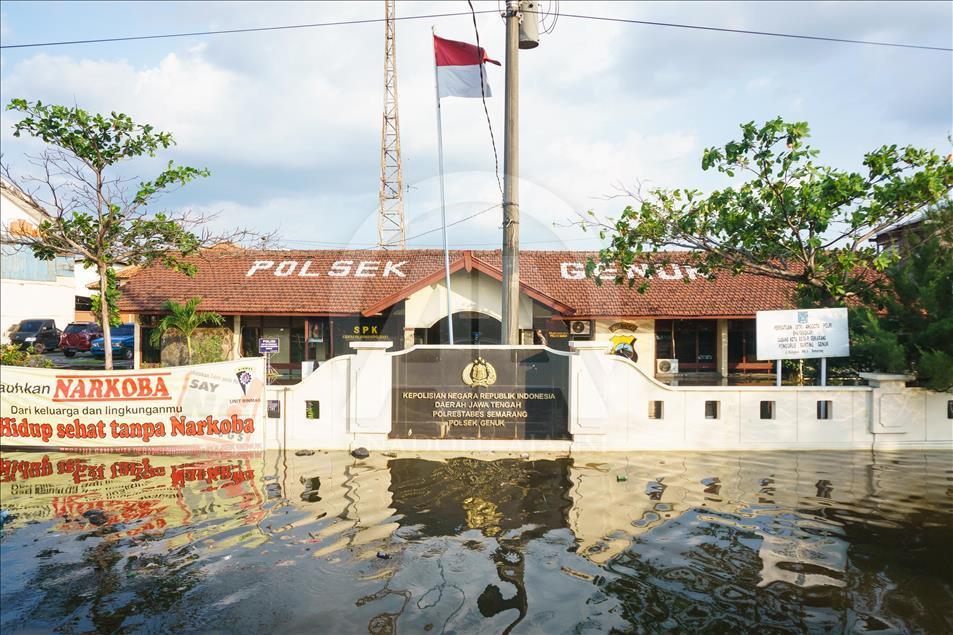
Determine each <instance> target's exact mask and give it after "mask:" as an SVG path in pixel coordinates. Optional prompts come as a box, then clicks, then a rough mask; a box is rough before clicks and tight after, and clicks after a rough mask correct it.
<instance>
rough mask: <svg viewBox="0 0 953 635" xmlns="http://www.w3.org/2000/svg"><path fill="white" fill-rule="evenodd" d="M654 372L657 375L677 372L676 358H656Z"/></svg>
mask: <svg viewBox="0 0 953 635" xmlns="http://www.w3.org/2000/svg"><path fill="white" fill-rule="evenodd" d="M655 372H656V373H658V374H659V375H674V374H676V373H678V360H677V359H657V360H655Z"/></svg>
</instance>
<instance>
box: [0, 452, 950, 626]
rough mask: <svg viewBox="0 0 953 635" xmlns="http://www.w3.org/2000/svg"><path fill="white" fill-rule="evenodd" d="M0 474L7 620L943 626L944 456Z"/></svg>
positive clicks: (247, 464) (44, 463)
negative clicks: (0, 482) (0, 479)
mask: <svg viewBox="0 0 953 635" xmlns="http://www.w3.org/2000/svg"><path fill="white" fill-rule="evenodd" d="M504 456H505V455H504ZM0 478H2V484H0V485H2V489H0V507H2V509H3V512H4V513H3V516H4V524H3V527H2V530H0V564H2V574H0V631H2V632H3V633H5V634H7V633H16V632H21V631H33V632H36V631H58V632H64V633H74V632H76V633H79V632H91V631H92V632H104V633H121V632H131V631H146V632H182V631H188V632H241V633H244V632H326V633H350V632H357V633H364V632H371V633H389V632H405V633H443V632H448V633H449V632H456V633H477V632H479V633H503V632H512V633H547V634H548V633H603V632H612V631H615V632H693V631H697V632H716V633H725V632H758V633H762V632H793V633H797V632H834V633H842V632H851V633H854V632H869V633H874V632H876V633H892V632H915V633H919V632H925V633H950V632H953V453H950V452H937V453H924V452H898V453H876V454H872V453H870V452H801V453H798V452H782V453H745V454H740V453H704V454H675V453H640V454H631V455H628V456H625V455H591V456H587V455H582V456H580V455H576V456H573V457H572V458H565V457H562V458H560V457H556V456H545V455H542V456H532V457H530V458H529V459H521V458H519V457H517V456H511V457H506V458H501V456H500V455H481V456H479V457H470V458H454V457H438V456H435V455H420V456H418V455H415V454H409V455H405V454H401V455H396V456H386V455H382V454H380V453H373V454H372V455H371V457H370V458H369V459H366V460H356V459H353V458H352V457H350V456H349V455H347V454H346V453H343V452H340V453H334V452H332V453H322V452H318V453H316V454H314V455H313V456H295V455H294V454H293V453H290V452H289V453H278V452H269V453H261V454H255V455H242V456H219V457H212V458H210V457H205V458H203V457H185V456H143V455H117V454H52V453H51V454H42V453H15V452H5V453H3V454H2V473H0Z"/></svg>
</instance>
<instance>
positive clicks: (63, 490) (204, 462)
mask: <svg viewBox="0 0 953 635" xmlns="http://www.w3.org/2000/svg"><path fill="white" fill-rule="evenodd" d="M261 467H262V465H261V455H260V454H242V455H229V456H222V457H215V458H203V459H194V458H190V457H182V456H168V455H160V456H144V455H135V456H132V457H127V456H122V455H117V454H66V453H46V454H40V453H30V452H5V453H3V455H2V456H0V499H2V500H3V505H4V509H6V510H8V511H9V512H10V513H11V514H13V515H14V517H15V518H14V522H27V521H29V520H49V519H60V520H59V521H58V522H59V524H58V526H57V528H56V529H57V530H58V531H64V532H79V531H87V530H89V523H87V522H84V520H83V519H84V518H86V516H84V514H87V515H88V516H90V517H91V518H95V519H96V520H97V522H96V523H93V524H95V525H107V526H111V527H115V528H116V530H117V531H115V532H114V533H110V536H111V537H112V539H117V540H118V539H121V538H127V537H131V536H136V535H140V534H145V533H155V532H158V533H165V532H166V531H167V530H169V529H178V528H179V527H183V526H186V527H192V526H195V527H197V528H194V529H191V530H190V531H188V532H182V533H174V534H173V535H172V536H171V537H170V541H171V542H170V545H171V546H172V547H176V546H181V545H186V544H190V543H194V542H197V541H199V540H203V539H206V538H210V537H213V536H217V535H218V534H226V533H227V532H228V531H229V530H230V529H232V528H234V527H236V526H242V525H250V526H254V525H255V523H257V522H258V521H259V520H260V519H261V517H262V514H263V511H262V508H261V504H262V502H263V501H264V498H263V496H262V494H261V491H260V487H259V483H258V479H259V476H260V474H261ZM237 512H244V513H237ZM240 540H247V536H245V537H241V536H240V535H235V536H234V537H232V538H228V539H222V540H216V541H215V542H214V545H215V547H216V548H224V547H227V546H230V545H231V544H233V543H235V542H238V541H240Z"/></svg>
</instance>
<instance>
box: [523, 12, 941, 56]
mask: <svg viewBox="0 0 953 635" xmlns="http://www.w3.org/2000/svg"><path fill="white" fill-rule="evenodd" d="M535 13H538V12H535ZM559 15H560V17H565V18H576V19H580V20H596V21H600V22H621V23H625V24H642V25H646V26H662V27H671V28H677V29H692V30H696V31H715V32H718V33H738V34H744V35H762V36H768V37H781V38H793V39H797V40H815V41H819V42H838V43H841V44H863V45H867V46H888V47H894V48H907V49H920V50H925V51H944V52H953V48H950V47H944V46H928V45H924V44H903V43H900V42H879V41H876V40H853V39H849V38H839V37H826V36H822V35H803V34H798V33H778V32H775V31H753V30H749V29H729V28H727V27H718V26H704V25H700V24H680V23H678V22H656V21H653V20H634V19H630V18H613V17H609V16H599V15H584V14H579V13H560V14H559Z"/></svg>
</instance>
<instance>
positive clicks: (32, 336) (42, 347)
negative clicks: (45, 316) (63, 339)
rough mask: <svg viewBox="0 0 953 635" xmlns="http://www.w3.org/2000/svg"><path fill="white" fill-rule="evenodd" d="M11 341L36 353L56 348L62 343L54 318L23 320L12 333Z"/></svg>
mask: <svg viewBox="0 0 953 635" xmlns="http://www.w3.org/2000/svg"><path fill="white" fill-rule="evenodd" d="M10 343H11V344H14V345H16V346H19V347H20V348H21V349H23V350H26V349H28V348H29V347H31V346H32V347H33V351H34V352H36V353H42V352H44V351H52V350H55V349H56V347H57V346H58V345H59V343H60V330H59V329H58V328H56V323H55V322H54V321H53V320H42V319H40V320H23V321H22V322H20V323H19V324H18V325H17V328H16V330H15V331H14V332H13V333H12V334H11V335H10Z"/></svg>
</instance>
